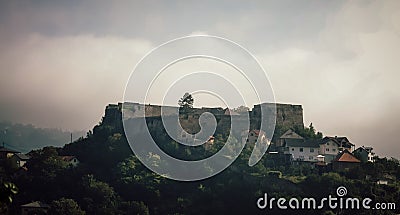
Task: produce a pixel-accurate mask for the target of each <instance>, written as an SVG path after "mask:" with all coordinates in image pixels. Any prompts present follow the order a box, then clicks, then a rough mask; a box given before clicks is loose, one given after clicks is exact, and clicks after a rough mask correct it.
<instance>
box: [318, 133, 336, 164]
mask: <svg viewBox="0 0 400 215" xmlns="http://www.w3.org/2000/svg"><path fill="white" fill-rule="evenodd" d="M318 142H319V151H318V153H319V154H320V155H323V156H324V162H325V163H330V162H332V160H333V159H335V157H336V156H337V155H338V154H339V152H340V150H339V143H338V142H337V141H335V140H332V139H330V138H328V137H324V138H323V139H322V140H319V141H318Z"/></svg>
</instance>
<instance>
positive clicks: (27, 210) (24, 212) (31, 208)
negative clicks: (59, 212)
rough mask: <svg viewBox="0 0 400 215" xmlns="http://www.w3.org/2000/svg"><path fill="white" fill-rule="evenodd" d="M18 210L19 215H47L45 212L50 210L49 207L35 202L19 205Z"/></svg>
mask: <svg viewBox="0 0 400 215" xmlns="http://www.w3.org/2000/svg"><path fill="white" fill-rule="evenodd" d="M20 208H21V215H28V214H47V211H48V210H49V209H50V205H48V204H44V203H42V202H39V201H36V202H31V203H28V204H24V205H21V206H20Z"/></svg>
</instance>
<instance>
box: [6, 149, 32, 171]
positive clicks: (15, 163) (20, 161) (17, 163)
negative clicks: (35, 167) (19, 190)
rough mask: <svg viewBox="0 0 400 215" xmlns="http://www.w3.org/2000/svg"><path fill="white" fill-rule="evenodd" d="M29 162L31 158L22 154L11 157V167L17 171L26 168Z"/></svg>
mask: <svg viewBox="0 0 400 215" xmlns="http://www.w3.org/2000/svg"><path fill="white" fill-rule="evenodd" d="M28 160H29V156H28V155H25V154H22V153H16V154H14V155H13V156H11V158H10V161H11V167H12V168H14V169H16V168H20V167H23V166H25V164H26V162H27V161H28Z"/></svg>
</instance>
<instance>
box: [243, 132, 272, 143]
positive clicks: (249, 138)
mask: <svg viewBox="0 0 400 215" xmlns="http://www.w3.org/2000/svg"><path fill="white" fill-rule="evenodd" d="M258 140H259V141H260V143H265V144H266V145H268V144H270V142H269V141H268V140H267V136H266V134H265V132H264V131H261V130H251V131H250V132H248V131H244V132H242V142H245V143H246V144H248V145H251V146H254V145H255V143H256V142H257V141H258Z"/></svg>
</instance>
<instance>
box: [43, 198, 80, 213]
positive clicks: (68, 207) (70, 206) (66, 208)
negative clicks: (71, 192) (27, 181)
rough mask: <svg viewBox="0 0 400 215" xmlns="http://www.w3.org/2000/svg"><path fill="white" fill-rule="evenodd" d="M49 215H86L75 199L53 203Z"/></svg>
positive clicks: (64, 199) (62, 199)
mask: <svg viewBox="0 0 400 215" xmlns="http://www.w3.org/2000/svg"><path fill="white" fill-rule="evenodd" d="M49 214H71V215H84V214H85V211H83V210H82V209H81V208H80V207H79V205H78V203H76V201H75V200H73V199H66V198H61V199H59V200H55V201H53V202H52V203H51V207H50V210H49Z"/></svg>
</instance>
